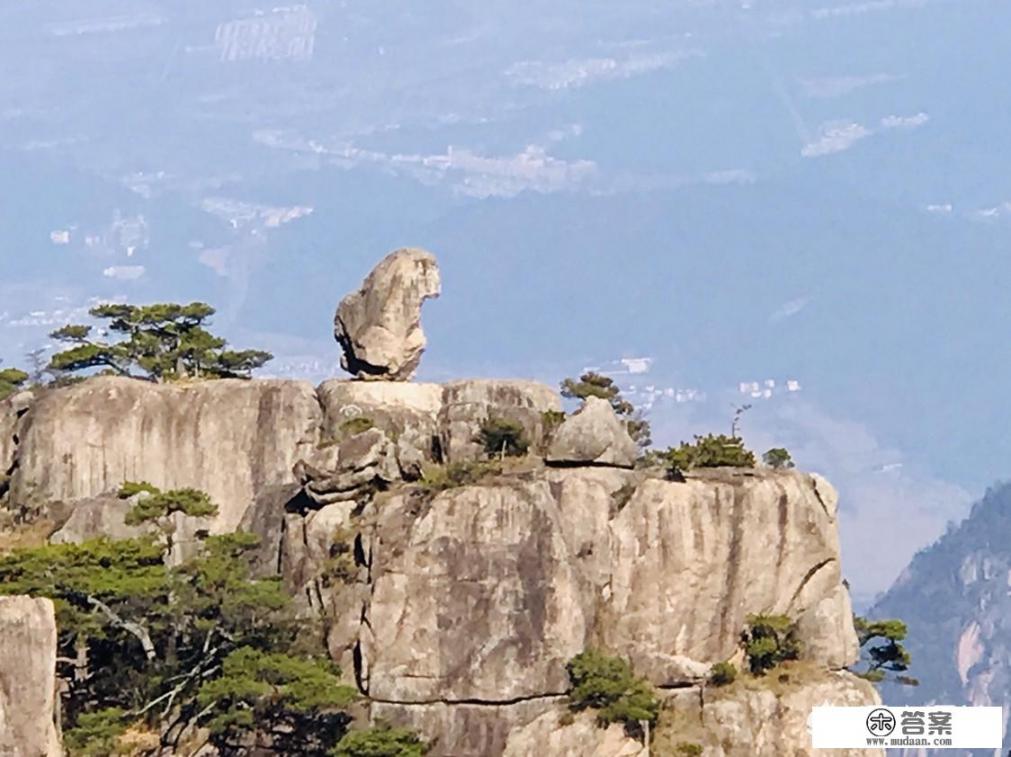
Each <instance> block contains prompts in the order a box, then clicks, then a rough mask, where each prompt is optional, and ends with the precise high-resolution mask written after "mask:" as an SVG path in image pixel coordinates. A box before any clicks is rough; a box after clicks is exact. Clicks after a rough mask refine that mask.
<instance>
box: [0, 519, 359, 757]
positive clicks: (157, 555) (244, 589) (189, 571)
mask: <svg viewBox="0 0 1011 757" xmlns="http://www.w3.org/2000/svg"><path fill="white" fill-rule="evenodd" d="M257 542H258V539H257V538H256V537H253V536H251V535H248V534H241V533H236V534H227V535H222V536H212V537H208V538H207V539H206V540H205V541H204V543H203V547H202V549H201V550H200V552H199V554H198V555H197V556H196V557H194V558H193V559H191V560H189V561H187V562H185V563H183V564H182V565H180V566H179V567H177V568H169V567H167V566H166V564H165V560H164V557H165V548H164V545H162V544H159V543H158V542H157V541H155V540H154V539H150V538H148V539H128V540H122V541H110V540H108V539H98V540H93V541H87V542H84V543H82V544H52V545H46V546H44V547H39V548H34V549H25V550H17V551H15V552H12V553H10V554H8V555H6V556H4V557H2V558H0V594H28V595H30V596H43V597H50V598H51V599H53V600H54V602H55V605H56V609H57V625H58V628H59V638H58V654H59V657H58V666H59V668H58V672H59V675H60V677H61V679H62V680H63V681H64V683H65V686H66V692H65V695H64V706H63V722H64V730H65V733H66V734H67V739H68V744H72V745H75V751H76V752H77V753H80V754H103V755H104V754H110V753H113V752H110V751H109V747H108V745H109V744H111V743H115V742H116V741H117V739H119V738H120V737H121V736H122V735H123V734H124V733H125V732H126V731H127V729H128V728H136V727H138V726H139V727H141V728H142V729H148V730H153V731H154V732H156V733H158V734H160V738H161V741H162V744H163V745H165V746H166V747H168V748H172V747H174V745H175V744H176V742H177V741H178V739H179V738H180V735H181V734H182V733H183V732H184V731H185V730H186V729H187V728H188V727H190V726H192V725H194V724H202V725H205V726H206V727H207V728H209V729H210V732H211V734H212V738H213V739H215V740H216V743H219V744H220V745H222V746H223V747H224V746H228V745H233V744H236V743H239V742H241V743H244V744H245V743H248V744H260V745H264V744H268V745H269V746H270V748H272V749H274V750H275V753H277V754H289V755H302V754H305V755H320V756H322V755H324V754H326V751H327V750H329V749H330V748H332V747H333V746H334V744H335V743H336V742H337V741H338V740H339V738H340V737H341V736H342V735H343V730H344V726H345V725H346V723H347V721H348V719H349V718H348V716H347V715H346V713H345V709H346V705H347V704H348V703H349V702H350V701H351V699H353V698H354V695H355V691H354V689H353V688H350V687H347V686H344V685H342V684H341V683H340V681H339V679H338V672H337V671H336V669H335V668H333V667H332V666H331V665H330V663H329V662H326V661H325V660H326V656H325V650H323V649H322V648H321V647H319V648H317V647H315V646H306V643H305V638H306V637H305V632H306V630H307V629H309V628H311V626H312V621H311V619H307V618H299V619H296V618H295V616H294V613H293V611H292V609H291V601H290V598H289V597H288V596H287V594H285V592H284V591H283V589H282V587H281V584H280V581H278V580H268V579H255V578H253V577H252V575H251V573H250V567H249V561H248V555H249V553H250V552H251V550H253V549H255V548H256V545H257Z"/></svg>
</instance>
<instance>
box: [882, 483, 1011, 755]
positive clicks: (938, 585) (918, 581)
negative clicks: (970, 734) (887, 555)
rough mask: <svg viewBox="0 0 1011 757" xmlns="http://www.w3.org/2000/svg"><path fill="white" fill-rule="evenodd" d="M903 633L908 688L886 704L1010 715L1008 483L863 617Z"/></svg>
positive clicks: (891, 689) (894, 691) (888, 694)
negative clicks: (900, 626) (897, 626)
mask: <svg viewBox="0 0 1011 757" xmlns="http://www.w3.org/2000/svg"><path fill="white" fill-rule="evenodd" d="M870 615H871V616H872V617H899V618H902V619H903V620H905V621H906V622H907V624H908V625H909V644H908V647H909V650H910V652H911V653H912V656H913V669H912V672H913V674H914V675H915V676H916V677H917V678H919V679H920V686H918V687H915V688H910V687H898V686H888V687H886V688H885V690H884V692H883V693H884V699H885V702H886V703H887V704H914V703H915V704H931V703H936V704H952V705H975V706H1003V707H1004V717H1005V737H1004V738H1005V742H1004V745H1005V748H1006V747H1007V745H1008V743H1009V741H1011V734H1008V730H1007V718H1008V712H1009V711H1011V483H1008V482H1002V483H999V484H997V485H995V486H993V487H992V488H990V489H989V490H988V491H987V492H986V494H985V496H984V497H983V499H981V500H980V501H979V502H977V503H976V504H975V505H974V506H973V508H972V511H971V513H970V515H969V517H968V518H966V519H965V520H964V521H963V522H962V523H960V524H958V525H957V526H951V527H949V529H948V532H947V533H946V534H945V535H944V536H942V537H941V538H940V539H938V541H937V542H935V543H934V544H933V545H931V546H930V547H927V548H926V549H923V550H921V551H920V552H919V553H917V555H916V556H915V557H914V558H913V560H912V562H911V563H910V565H909V567H908V568H907V569H906V570H905V571H904V572H903V573H902V575H901V576H900V577H899V579H898V580H897V581H896V582H895V584H894V585H893V586H892V588H891V589H889V591H888V592H887V593H886V594H885V595H884V596H883V597H882V598H881V599H880V600H879V601H878V602H877V603H876V604H875V605H874V607H873V608H872V609H871V612H870Z"/></svg>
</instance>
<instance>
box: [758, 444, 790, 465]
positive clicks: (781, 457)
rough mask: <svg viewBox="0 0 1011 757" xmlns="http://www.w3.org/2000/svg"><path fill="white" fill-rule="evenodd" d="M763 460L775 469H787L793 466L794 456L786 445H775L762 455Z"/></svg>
mask: <svg viewBox="0 0 1011 757" xmlns="http://www.w3.org/2000/svg"><path fill="white" fill-rule="evenodd" d="M762 462H763V463H765V464H766V465H767V466H769V467H770V468H772V469H773V470H787V469H789V468H792V467H793V457H791V455H790V453H789V451H787V450H786V448H784V447H773V448H772V449H770V450H768V451H767V452H765V453H764V454H763V455H762Z"/></svg>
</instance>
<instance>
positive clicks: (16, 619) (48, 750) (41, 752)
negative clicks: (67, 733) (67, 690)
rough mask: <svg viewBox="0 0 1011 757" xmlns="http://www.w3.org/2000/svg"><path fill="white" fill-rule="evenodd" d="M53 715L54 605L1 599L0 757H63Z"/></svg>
mask: <svg viewBox="0 0 1011 757" xmlns="http://www.w3.org/2000/svg"><path fill="white" fill-rule="evenodd" d="M55 715H56V617H55V613H54V610H53V603H52V602H51V601H50V600H48V599H31V598H29V597H0V754H2V755H14V756H20V755H24V757H56V756H57V755H61V754H63V750H62V749H61V748H60V740H59V734H58V733H57V729H56V721H55Z"/></svg>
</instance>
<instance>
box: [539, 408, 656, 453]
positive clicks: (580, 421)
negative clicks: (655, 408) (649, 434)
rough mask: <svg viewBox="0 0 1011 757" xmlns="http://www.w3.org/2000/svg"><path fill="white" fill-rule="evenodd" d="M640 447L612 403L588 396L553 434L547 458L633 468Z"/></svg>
mask: <svg viewBox="0 0 1011 757" xmlns="http://www.w3.org/2000/svg"><path fill="white" fill-rule="evenodd" d="M638 454H639V448H638V446H637V445H636V443H635V442H634V441H632V437H630V436H629V435H628V430H627V429H626V428H625V425H624V424H623V423H622V422H621V421H620V420H618V416H617V415H615V413H614V409H613V408H612V407H611V403H610V402H608V401H607V400H604V399H601V398H599V397H588V398H587V399H586V401H585V402H584V403H583V406H582V407H581V408H580V409H579V410H578V411H576V413H575V414H573V415H571V416H569V417H568V418H566V419H565V421H564V422H563V423H562V425H561V426H559V427H558V429H557V430H556V431H555V433H554V434H553V435H552V437H551V446H550V447H548V453H547V455H545V459H546V460H547V462H549V463H567V464H573V463H582V464H584V465H614V466H617V467H619V468H631V467H632V466H633V465H634V464H635V458H636V457H637V456H638Z"/></svg>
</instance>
